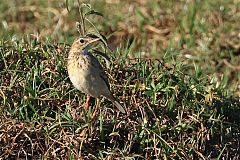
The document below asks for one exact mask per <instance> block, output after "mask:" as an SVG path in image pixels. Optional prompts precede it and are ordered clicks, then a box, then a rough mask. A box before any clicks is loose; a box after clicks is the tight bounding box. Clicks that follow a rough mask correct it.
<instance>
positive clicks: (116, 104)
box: [108, 94, 126, 113]
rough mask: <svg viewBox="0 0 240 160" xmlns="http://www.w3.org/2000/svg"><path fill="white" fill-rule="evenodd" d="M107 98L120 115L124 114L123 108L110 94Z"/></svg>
mask: <svg viewBox="0 0 240 160" xmlns="http://www.w3.org/2000/svg"><path fill="white" fill-rule="evenodd" d="M108 98H109V99H110V100H111V101H112V103H113V104H114V105H115V106H116V107H117V108H118V110H119V111H121V112H122V113H126V111H125V109H124V108H123V106H122V105H121V104H120V103H119V102H118V100H117V99H116V98H115V97H114V96H113V95H112V94H111V95H109V96H108Z"/></svg>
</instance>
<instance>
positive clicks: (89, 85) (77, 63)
mask: <svg viewBox="0 0 240 160" xmlns="http://www.w3.org/2000/svg"><path fill="white" fill-rule="evenodd" d="M98 40H100V39H99V38H92V37H80V38H78V39H76V40H75V41H74V42H73V44H72V47H71V50H70V52H69V55H68V65H67V70H68V74H69V78H70V80H71V82H72V83H73V85H74V86H75V87H76V88H77V89H78V90H80V91H82V92H83V93H85V94H87V95H89V96H91V97H95V98H97V99H98V101H97V105H96V107H98V105H99V98H100V96H104V97H106V98H108V99H109V100H111V101H112V103H113V104H114V105H115V106H116V107H117V108H118V109H119V110H120V111H121V112H122V113H125V110H124V108H123V107H122V105H121V104H120V103H119V102H118V100H117V99H116V98H115V97H114V96H113V95H112V93H111V92H110V86H109V83H108V77H107V75H106V73H105V71H104V70H103V68H102V66H101V64H100V63H99V62H98V60H97V59H96V58H95V57H94V56H93V55H92V54H91V53H89V52H88V49H89V47H90V45H91V44H92V43H93V42H96V41H98ZM88 106H89V97H88V98H87V101H86V107H87V108H88Z"/></svg>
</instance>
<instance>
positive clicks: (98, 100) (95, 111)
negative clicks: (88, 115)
mask: <svg viewBox="0 0 240 160" xmlns="http://www.w3.org/2000/svg"><path fill="white" fill-rule="evenodd" d="M99 105H100V99H99V98H97V104H96V106H95V109H94V112H93V114H92V118H94V117H95V115H96V113H97V110H98V106H99Z"/></svg>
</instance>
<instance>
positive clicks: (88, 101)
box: [84, 95, 91, 111]
mask: <svg viewBox="0 0 240 160" xmlns="http://www.w3.org/2000/svg"><path fill="white" fill-rule="evenodd" d="M90 99H91V96H89V95H87V99H86V103H85V108H84V109H85V111H87V110H88V108H89V104H90Z"/></svg>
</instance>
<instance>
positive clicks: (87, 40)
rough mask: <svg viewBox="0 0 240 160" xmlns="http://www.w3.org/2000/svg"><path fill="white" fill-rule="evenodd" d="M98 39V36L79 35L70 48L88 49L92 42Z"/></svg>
mask: <svg viewBox="0 0 240 160" xmlns="http://www.w3.org/2000/svg"><path fill="white" fill-rule="evenodd" d="M99 40H100V38H98V37H90V36H85V37H79V38H77V39H76V40H75V41H74V42H73V45H72V49H73V50H77V51H79V50H85V49H88V48H89V47H90V46H91V45H92V44H93V43H94V42H97V41H99Z"/></svg>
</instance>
